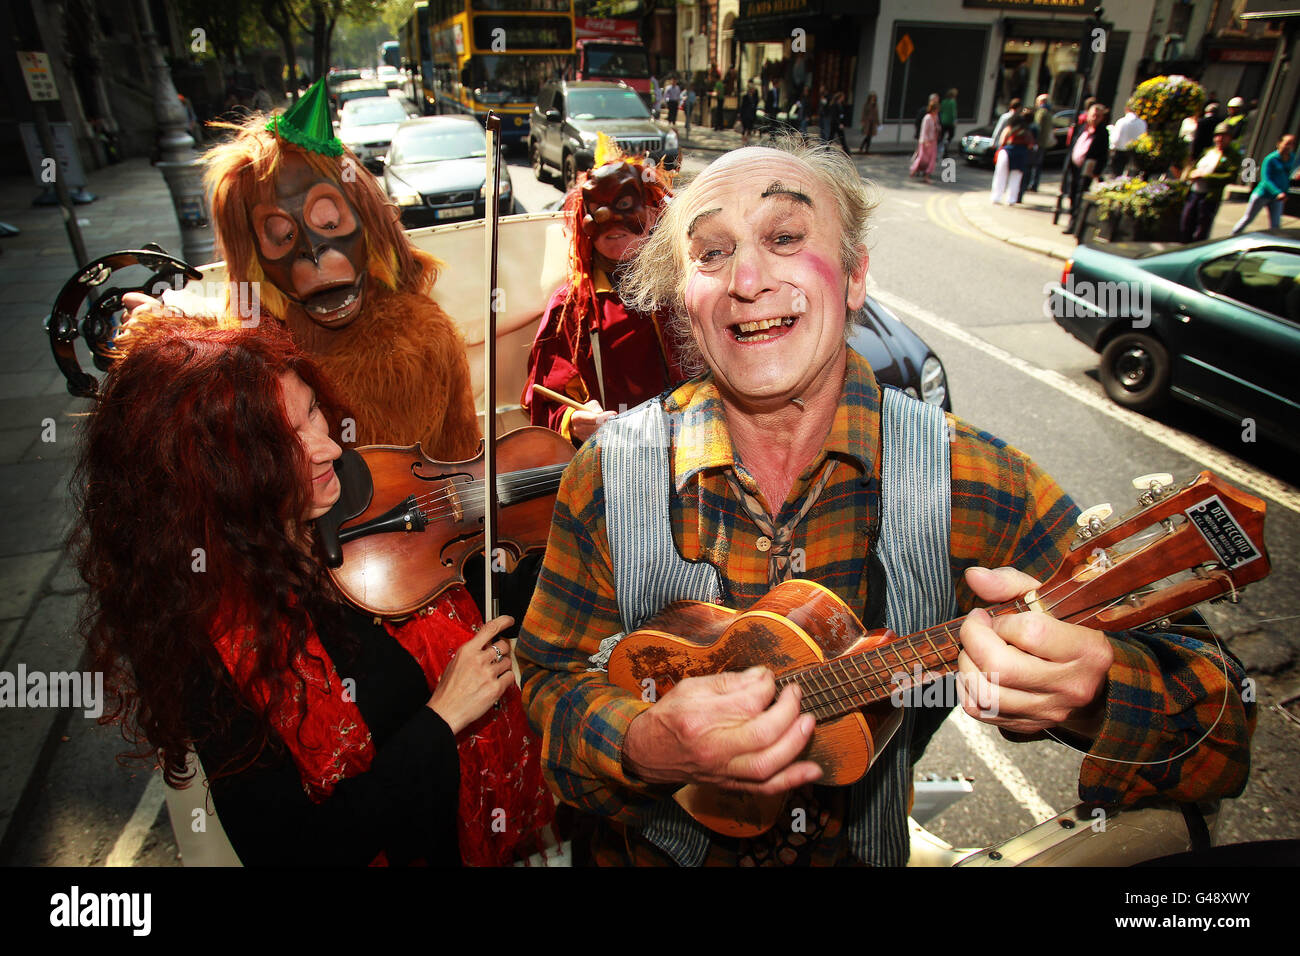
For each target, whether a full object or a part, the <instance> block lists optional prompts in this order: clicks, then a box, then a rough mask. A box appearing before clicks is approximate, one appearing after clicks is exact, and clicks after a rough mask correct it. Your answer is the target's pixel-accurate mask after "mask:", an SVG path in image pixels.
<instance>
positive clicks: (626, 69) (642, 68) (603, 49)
mask: <svg viewBox="0 0 1300 956" xmlns="http://www.w3.org/2000/svg"><path fill="white" fill-rule="evenodd" d="M585 52H586V54H587V72H588V73H590V74H591V75H592V76H616V77H636V78H640V79H643V78H645V77H647V76H649V75H650V64H649V63H648V62H647V61H646V55H645V51H644V50H639V49H637V48H636V47H626V46H588V47H587V48H586V51H585Z"/></svg>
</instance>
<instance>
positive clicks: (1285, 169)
mask: <svg viewBox="0 0 1300 956" xmlns="http://www.w3.org/2000/svg"><path fill="white" fill-rule="evenodd" d="M1297 161H1300V156H1297V154H1296V137H1295V134H1294V133H1287V134H1286V135H1285V136H1283V137H1282V138H1281V139H1279V140H1278V141H1277V149H1275V150H1273V152H1271V153H1269V154H1268V155H1267V156H1265V157H1264V166H1263V169H1262V171H1261V175H1260V179H1259V185H1258V186H1256V187H1255V189H1254V191H1253V192H1252V193H1251V194H1250V206H1249V207H1248V208H1247V209H1246V214H1245V215H1244V216H1242V217H1241V218H1240V219H1238V220H1237V224H1236V225H1235V226H1233V227H1232V234H1233V235H1234V236H1235V235H1238V234H1239V233H1242V232H1245V230H1246V227H1247V226H1249V225H1250V224H1251V222H1253V221H1254V219H1255V217H1256V216H1257V215H1259V211H1260V210H1261V209H1263V208H1264V207H1265V206H1267V207H1268V227H1269V228H1270V229H1281V228H1282V207H1283V206H1285V205H1286V194H1287V191H1288V190H1289V189H1290V188H1291V174H1292V173H1294V172H1295V168H1296V163H1297Z"/></svg>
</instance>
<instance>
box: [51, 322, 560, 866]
mask: <svg viewBox="0 0 1300 956" xmlns="http://www.w3.org/2000/svg"><path fill="white" fill-rule="evenodd" d="M128 344H129V347H128V351H127V354H126V357H125V358H124V359H122V360H121V361H119V362H118V363H117V364H116V365H115V366H114V367H113V368H112V369H111V371H110V372H109V374H108V376H107V378H106V379H105V383H104V389H103V391H102V394H101V398H100V400H99V402H98V404H97V406H96V407H95V409H94V412H93V414H92V415H91V417H90V420H89V424H88V426H87V431H86V434H85V443H84V447H83V451H82V457H81V460H80V462H79V464H78V472H77V478H76V480H75V482H74V487H75V488H77V489H79V494H78V498H79V501H78V503H79V506H80V510H81V517H82V521H81V522H80V525H79V528H78V530H77V532H76V533H75V536H74V545H75V546H76V549H77V554H78V559H79V568H80V571H81V574H82V576H83V578H84V579H85V580H86V582H87V583H88V584H89V585H90V588H91V592H92V598H91V600H90V601H88V602H87V604H86V609H85V611H84V613H83V622H82V623H83V628H84V633H85V635H86V638H87V641H88V643H89V646H90V653H91V657H92V662H91V665H90V666H91V667H92V668H94V669H96V670H100V671H103V672H104V673H105V675H106V682H107V685H108V687H109V688H110V695H109V697H110V707H109V709H108V711H107V716H106V718H105V719H112V720H118V721H120V722H121V723H122V725H123V732H124V734H126V735H127V736H128V739H132V740H133V741H134V743H135V744H137V745H138V747H139V749H138V751H137V752H136V754H135V756H137V757H141V758H146V759H152V760H156V761H157V763H158V765H159V766H160V767H161V768H162V771H163V774H164V778H165V780H166V782H167V783H168V784H169V785H171V786H183V785H185V783H186V782H187V779H188V776H189V771H188V770H187V757H188V755H189V752H190V750H191V749H193V750H196V751H197V752H198V755H199V757H200V759H201V761H202V764H203V767H204V769H205V771H206V773H207V775H208V780H209V782H210V785H211V793H212V798H213V801H214V802H215V806H216V809H217V812H219V813H220V814H221V822H222V824H223V827H224V829H225V831H226V833H227V835H228V836H229V837H230V840H231V843H232V845H233V846H234V848H235V851H236V852H237V853H238V854H239V857H240V859H241V860H242V861H243V862H244V863H246V864H251V863H263V864H308V865H310V864H356V865H363V864H368V863H372V862H391V863H395V864H398V863H411V862H417V861H423V862H427V863H431V864H457V863H459V862H461V861H462V858H463V859H464V861H465V862H470V863H505V862H509V861H510V860H511V859H512V858H513V855H514V852H515V851H516V850H518V849H522V848H524V844H526V843H527V842H528V841H529V840H530V839H531V838H532V837H533V836H534V835H535V832H536V830H537V829H538V828H539V827H540V826H542V825H544V824H545V823H546V822H548V820H549V818H550V812H551V808H552V802H551V798H550V797H549V795H548V794H547V793H546V792H545V789H544V786H543V784H542V783H541V775H540V766H539V764H538V761H537V747H536V743H535V741H533V739H532V738H531V737H530V736H528V732H527V729H526V725H525V722H524V720H523V715H522V711H521V710H520V709H519V706H518V700H519V695H518V690H517V689H516V687H515V685H514V681H513V679H512V673H511V658H510V651H509V645H508V643H507V642H505V641H504V640H497V635H498V634H499V633H500V632H501V631H502V630H504V629H505V628H506V627H508V626H509V625H510V624H511V623H512V622H511V621H510V619H509V618H498V619H496V620H494V621H492V622H490V623H488V624H487V625H483V624H482V622H481V619H480V618H479V616H478V611H477V609H476V608H475V606H474V604H473V602H472V601H470V600H469V598H468V596H467V595H466V594H465V593H464V592H463V591H461V590H459V589H458V590H456V591H454V592H448V593H449V595H450V596H449V597H445V598H444V599H443V600H441V601H440V602H439V603H438V604H436V605H434V606H433V607H432V608H430V609H428V611H427V612H426V613H422V614H421V615H418V616H416V617H415V618H412V619H411V620H410V621H408V622H407V623H405V624H403V625H402V626H400V627H396V626H392V625H384V626H380V625H377V624H375V623H373V622H372V621H370V620H369V619H368V618H366V617H365V616H363V615H361V614H359V613H357V612H355V611H352V610H351V609H349V608H345V607H344V606H342V605H341V604H340V603H339V602H338V601H337V599H336V597H335V595H334V593H333V592H332V590H331V587H330V584H329V581H328V578H327V576H326V575H325V573H324V571H323V568H322V565H321V564H319V563H318V562H317V561H316V560H315V559H314V557H313V555H312V549H311V545H312V525H311V522H312V520H313V519H315V518H317V517H319V516H320V515H322V514H324V513H325V512H326V511H327V510H329V508H330V506H331V505H333V503H334V502H335V501H336V500H337V499H338V497H339V494H340V488H339V479H338V477H337V476H336V474H335V471H334V467H333V463H334V461H335V459H337V458H338V457H339V455H340V454H341V452H340V449H339V446H338V444H337V443H336V441H335V437H334V436H336V435H337V429H338V426H339V421H340V418H341V417H342V413H343V409H341V408H340V407H339V403H338V402H337V400H336V398H335V397H334V394H333V393H332V391H331V389H330V387H329V386H328V384H327V383H326V382H325V381H324V379H323V378H322V376H321V374H320V372H319V371H318V370H317V368H316V366H315V365H314V364H313V363H312V362H311V361H310V360H308V359H307V358H306V357H305V356H304V355H302V354H301V353H300V352H299V351H298V350H297V349H296V348H295V347H294V346H293V345H292V344H291V342H290V340H289V338H288V336H287V334H286V333H285V332H283V331H279V330H276V329H273V328H265V327H263V328H260V329H227V330H216V329H212V328H211V327H205V326H201V325H199V324H197V323H193V322H187V321H183V320H182V321H176V322H171V323H163V324H160V325H157V326H154V327H152V328H146V329H141V330H138V331H137V332H135V333H133V334H132V336H131V338H130V340H129V343H128ZM431 689H432V690H431ZM497 702H500V703H501V704H502V705H503V706H501V707H498V708H496V709H494V708H493V707H492V705H493V704H494V703H497ZM485 714H486V715H487V716H484V715H485ZM458 735H460V738H461V739H460V745H459V748H458V741H457V737H458ZM500 807H505V808H507V814H506V817H505V821H504V822H505V825H506V832H504V833H502V832H498V831H500V829H501V826H500V823H501V821H500V820H498V819H496V818H495V817H494V814H493V811H494V810H495V809H496V808H500ZM458 818H459V825H458ZM458 850H459V852H458Z"/></svg>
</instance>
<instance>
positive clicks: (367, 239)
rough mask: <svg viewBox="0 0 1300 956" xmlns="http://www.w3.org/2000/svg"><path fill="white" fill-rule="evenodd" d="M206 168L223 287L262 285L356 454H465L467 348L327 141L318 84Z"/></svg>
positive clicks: (395, 231) (268, 309) (364, 187)
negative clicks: (324, 385) (391, 449)
mask: <svg viewBox="0 0 1300 956" xmlns="http://www.w3.org/2000/svg"><path fill="white" fill-rule="evenodd" d="M205 162H206V164H207V171H206V173H205V176H204V180H205V184H206V185H207V187H208V189H209V191H210V194H211V196H212V217H213V221H214V223H215V225H216V229H217V235H218V238H219V240H220V243H221V248H222V250H223V251H224V253H225V257H226V265H227V268H228V270H229V279H230V282H231V283H236V284H237V283H245V282H247V283H257V284H258V285H257V286H256V288H257V289H258V292H259V298H260V310H261V315H262V318H263V320H266V319H268V318H269V319H271V320H273V321H278V322H281V323H283V324H284V325H285V326H287V327H288V329H289V331H290V333H291V334H292V335H293V338H294V340H295V341H296V342H297V343H298V344H299V345H300V346H301V347H303V348H304V349H306V350H307V351H309V352H310V353H311V355H312V357H313V358H314V359H315V360H316V362H317V363H318V364H319V365H320V367H321V368H322V369H323V370H324V372H325V374H326V376H328V378H329V380H330V382H331V383H332V384H333V385H334V387H335V388H336V389H338V391H339V392H340V394H341V395H342V397H343V398H344V400H345V401H346V402H347V404H348V405H349V407H350V409H351V412H352V414H353V415H354V416H355V420H356V434H355V444H357V445H367V444H375V443H382V444H395V445H409V444H413V443H414V442H416V441H419V442H421V443H422V444H423V446H424V450H425V452H426V454H428V455H430V456H431V457H433V458H435V459H438V460H442V461H456V460H460V459H464V458H469V457H472V456H473V455H474V454H475V452H476V450H477V447H478V441H479V431H478V423H477V421H476V417H475V410H474V399H473V395H472V392H471V388H470V375H469V363H468V360H467V359H466V355H465V343H464V340H463V339H462V338H461V335H460V332H459V330H458V329H457V328H456V326H455V325H454V324H453V323H452V321H451V320H450V319H449V318H448V317H447V315H446V313H444V312H443V311H442V309H441V308H439V306H438V305H437V304H435V303H434V302H433V301H432V300H431V299H430V298H429V291H430V289H431V288H432V287H433V284H434V281H435V280H436V279H437V276H438V268H439V266H440V263H439V262H438V261H437V260H436V259H434V258H433V257H432V256H431V255H428V254H427V253H424V252H421V251H420V250H418V249H416V248H415V247H414V246H412V245H411V243H410V241H409V240H408V239H407V238H406V234H405V233H404V232H403V231H402V228H401V224H400V222H399V221H398V218H397V215H396V212H395V210H394V209H393V208H392V207H391V206H390V205H389V204H388V200H387V198H386V197H385V196H384V195H383V193H382V192H381V191H380V189H379V186H378V184H377V182H376V180H375V179H374V177H373V176H371V175H370V174H369V173H368V172H366V170H365V168H364V167H363V166H362V165H361V163H360V162H359V161H358V160H357V159H356V157H354V156H353V155H352V154H351V153H350V152H348V151H347V150H345V149H344V148H343V146H342V144H341V143H340V142H339V140H338V139H337V138H335V137H334V135H333V131H332V129H331V126H330V120H329V114H328V109H327V108H326V105H325V90H324V86H323V83H318V84H317V85H316V87H314V88H313V89H312V90H311V91H310V92H309V93H308V94H307V95H306V96H304V98H303V99H302V100H301V101H300V102H299V103H298V104H297V105H296V106H294V107H293V108H292V109H291V110H289V111H288V112H287V113H285V114H283V115H280V116H276V117H275V118H274V119H272V120H271V122H269V123H266V122H265V119H259V120H255V121H251V122H250V123H248V124H247V125H245V126H243V127H241V128H239V129H238V131H237V132H236V135H235V136H234V138H233V139H231V140H230V141H229V142H227V143H223V144H221V145H219V146H216V147H214V148H213V149H211V150H209V152H208V153H207V155H206V156H205ZM233 288H234V287H232V291H233ZM247 299H248V297H247V296H242V297H241V301H247ZM345 437H348V436H346V435H345Z"/></svg>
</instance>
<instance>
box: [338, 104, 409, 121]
mask: <svg viewBox="0 0 1300 956" xmlns="http://www.w3.org/2000/svg"><path fill="white" fill-rule="evenodd" d="M405 119H406V110H404V109H403V108H402V104H401V103H399V102H397V100H395V99H393V98H392V97H387V98H385V99H382V100H381V99H379V97H366V98H365V99H360V100H353V101H352V102H351V103H348V104H347V105H346V106H344V107H343V115H342V116H340V117H339V125H340V126H345V127H346V126H377V125H379V124H380V123H400V122H402V121H403V120H405Z"/></svg>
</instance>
